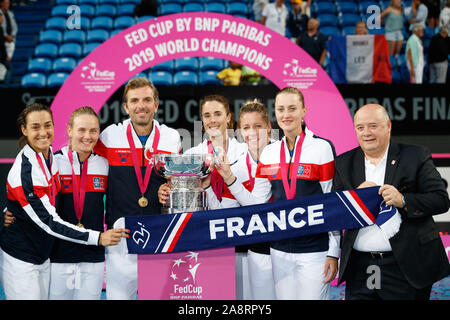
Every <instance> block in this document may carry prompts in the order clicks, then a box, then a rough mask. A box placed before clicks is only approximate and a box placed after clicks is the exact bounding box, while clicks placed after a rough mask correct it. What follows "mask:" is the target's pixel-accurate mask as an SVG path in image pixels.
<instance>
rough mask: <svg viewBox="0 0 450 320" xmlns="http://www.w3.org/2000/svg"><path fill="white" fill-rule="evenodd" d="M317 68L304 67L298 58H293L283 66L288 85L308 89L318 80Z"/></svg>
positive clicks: (285, 80)
mask: <svg viewBox="0 0 450 320" xmlns="http://www.w3.org/2000/svg"><path fill="white" fill-rule="evenodd" d="M317 73H318V70H317V68H313V67H304V66H302V65H300V62H299V60H298V59H291V61H289V62H286V63H285V64H284V66H283V75H284V76H285V79H284V80H283V81H284V82H285V83H286V86H290V87H295V88H297V89H307V88H309V87H310V86H312V85H313V84H314V83H315V82H316V81H317Z"/></svg>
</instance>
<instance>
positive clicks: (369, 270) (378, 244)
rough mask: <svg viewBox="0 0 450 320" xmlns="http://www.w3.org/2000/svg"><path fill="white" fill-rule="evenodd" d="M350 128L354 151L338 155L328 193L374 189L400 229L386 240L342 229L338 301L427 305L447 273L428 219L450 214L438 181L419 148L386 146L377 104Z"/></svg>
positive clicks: (369, 230) (373, 230) (371, 232)
mask: <svg viewBox="0 0 450 320" xmlns="http://www.w3.org/2000/svg"><path fill="white" fill-rule="evenodd" d="M354 126H355V130H356V135H357V138H358V142H359V145H360V146H359V147H357V148H355V149H352V150H350V151H348V152H346V153H344V154H342V155H340V156H339V157H337V159H336V162H335V164H336V171H335V177H334V181H333V190H334V191H337V190H349V189H355V188H364V187H369V186H375V185H379V186H381V187H380V190H379V194H380V195H381V196H382V197H383V199H384V201H385V202H386V204H387V205H393V206H395V207H396V208H397V210H398V211H399V213H400V215H401V224H400V226H399V231H398V232H397V233H396V234H395V235H394V236H392V237H391V238H390V239H388V237H387V236H386V235H385V234H384V233H383V232H382V231H381V229H380V228H379V227H378V226H377V225H372V226H368V227H365V228H361V229H351V230H346V231H345V233H344V237H343V242H342V251H341V262H340V270H339V283H341V282H343V281H346V289H345V298H346V299H408V300H415V299H429V297H430V293H431V287H432V285H433V283H434V282H437V281H439V280H440V279H442V278H445V277H446V276H447V275H449V274H450V264H449V261H448V259H447V255H446V253H445V250H444V246H443V245H442V241H441V239H440V236H439V233H438V231H437V229H436V226H435V223H434V221H433V218H432V215H435V214H440V213H444V212H446V211H447V210H448V208H449V205H450V200H449V198H448V193H447V191H446V188H445V186H444V182H443V180H442V178H441V176H440V175H439V173H438V171H437V170H436V168H435V166H434V164H433V162H432V160H431V154H430V152H429V151H428V150H427V149H426V148H424V147H421V146H415V145H407V144H398V143H394V142H392V141H391V140H390V137H391V127H392V124H391V121H390V120H389V116H388V114H387V112H386V110H385V108H384V107H383V106H380V105H375V104H369V105H365V106H363V107H361V108H360V109H359V110H358V111H357V112H356V114H355V117H354Z"/></svg>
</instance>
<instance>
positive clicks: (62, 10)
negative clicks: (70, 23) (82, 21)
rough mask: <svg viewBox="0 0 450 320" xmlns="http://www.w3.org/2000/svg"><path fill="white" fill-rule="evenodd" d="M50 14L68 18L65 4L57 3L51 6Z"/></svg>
mask: <svg viewBox="0 0 450 320" xmlns="http://www.w3.org/2000/svg"><path fill="white" fill-rule="evenodd" d="M51 16H52V17H64V18H68V17H69V13H67V5H59V6H55V7H53V8H52V11H51Z"/></svg>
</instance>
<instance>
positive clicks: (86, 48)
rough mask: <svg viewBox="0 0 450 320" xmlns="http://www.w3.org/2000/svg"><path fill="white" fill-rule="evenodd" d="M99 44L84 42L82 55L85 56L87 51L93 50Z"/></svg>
mask: <svg viewBox="0 0 450 320" xmlns="http://www.w3.org/2000/svg"><path fill="white" fill-rule="evenodd" d="M99 45H100V43H99V42H91V43H86V44H85V45H84V46H83V56H87V55H88V54H89V53H91V52H92V50H94V49H95V48H97V47H98V46H99Z"/></svg>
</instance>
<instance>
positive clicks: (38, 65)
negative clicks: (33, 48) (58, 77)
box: [28, 58, 52, 74]
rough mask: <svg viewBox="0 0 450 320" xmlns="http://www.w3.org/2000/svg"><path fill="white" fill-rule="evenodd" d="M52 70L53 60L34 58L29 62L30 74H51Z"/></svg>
mask: <svg viewBox="0 0 450 320" xmlns="http://www.w3.org/2000/svg"><path fill="white" fill-rule="evenodd" d="M51 70H52V60H50V59H49V58H34V59H32V60H30V61H29V62H28V72H31V73H35V72H38V73H45V74H47V73H49V72H50V71H51Z"/></svg>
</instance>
